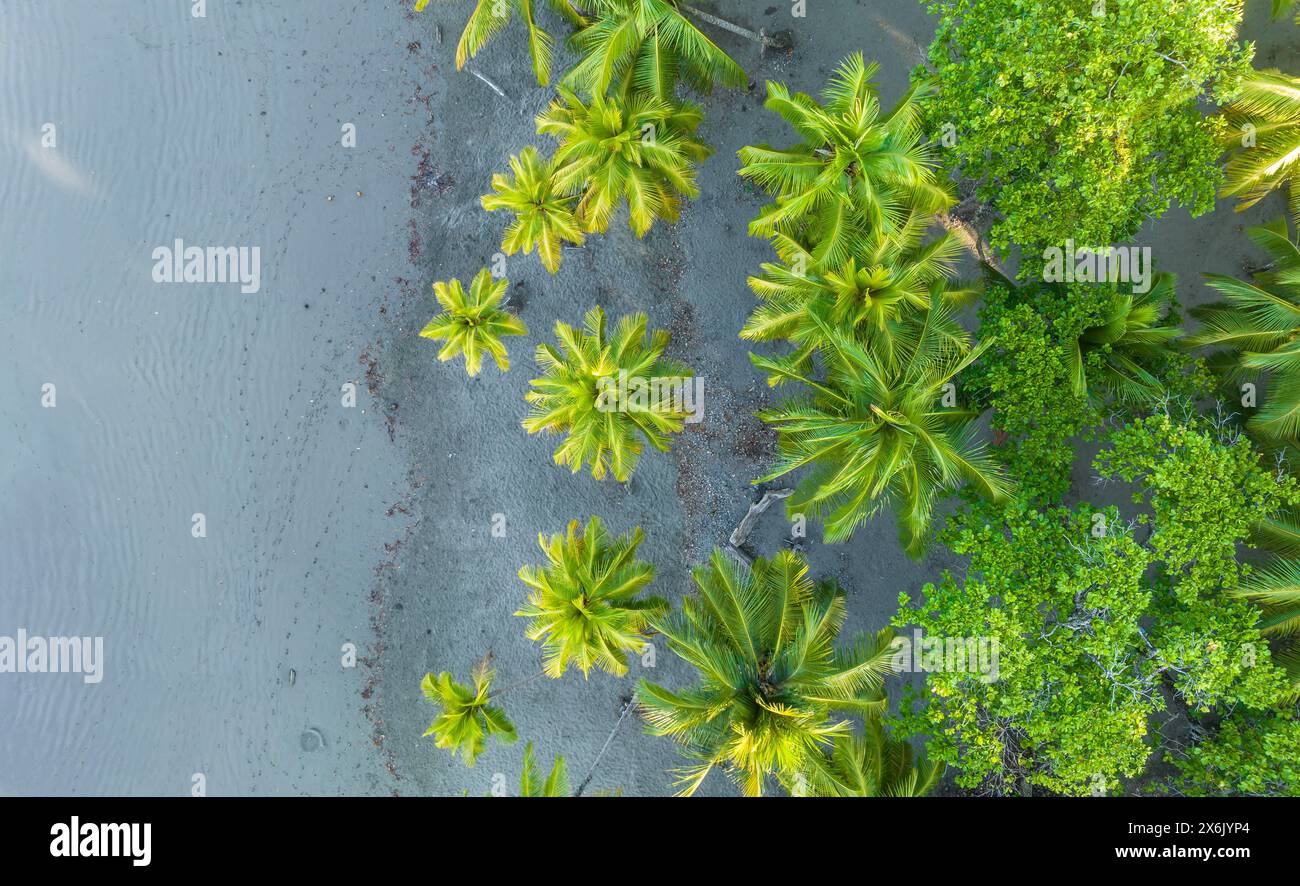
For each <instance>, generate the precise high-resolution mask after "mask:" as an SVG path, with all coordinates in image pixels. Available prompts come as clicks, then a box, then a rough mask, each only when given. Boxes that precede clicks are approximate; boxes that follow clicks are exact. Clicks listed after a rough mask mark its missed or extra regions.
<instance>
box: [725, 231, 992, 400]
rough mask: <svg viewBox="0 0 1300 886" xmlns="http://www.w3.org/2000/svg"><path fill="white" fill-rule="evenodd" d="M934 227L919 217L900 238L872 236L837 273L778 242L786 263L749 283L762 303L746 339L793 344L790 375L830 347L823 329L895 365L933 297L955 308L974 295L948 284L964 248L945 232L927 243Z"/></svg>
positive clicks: (803, 369) (789, 242)
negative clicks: (910, 328) (901, 344)
mask: <svg viewBox="0 0 1300 886" xmlns="http://www.w3.org/2000/svg"><path fill="white" fill-rule="evenodd" d="M928 225H929V218H928V216H921V215H917V214H914V215H913V216H912V217H911V218H910V219H909V221H908V222H907V223H906V225H905V227H904V230H902V231H900V233H899V234H898V236H897V237H886V236H884V235H883V234H882V233H881V232H880V231H878V230H875V231H872V233H870V234H868V235H867V236H865V237H864V238H863V242H862V243H861V244H860V251H858V252H855V254H854V256H853V257H851V258H849V259H848V261H846V262H845V263H844V264H843V265H839V266H836V267H833V268H826V267H821V266H820V265H819V264H818V262H817V261H816V259H815V258H814V257H813V255H812V253H811V252H810V251H808V250H806V249H805V248H803V247H802V246H800V245H798V244H797V243H795V241H794V240H792V239H789V238H778V239H777V241H776V242H775V244H774V245H775V246H776V249H777V253H778V255H779V256H780V258H781V262H780V263H765V264H764V265H763V273H762V275H761V276H757V277H750V278H749V286H750V288H751V289H753V290H754V293H755V294H756V295H757V296H758V298H759V300H760V301H761V302H762V304H761V305H760V306H759V307H758V308H757V309H756V310H755V311H754V313H753V314H752V315H751V316H750V318H749V320H748V321H747V322H746V323H745V326H744V328H743V329H741V331H740V337H741V338H744V339H749V340H751V341H773V340H776V339H785V340H787V341H789V342H790V343H791V344H793V345H794V346H795V349H794V351H793V352H792V353H791V354H790V355H788V356H787V357H784V358H782V360H781V362H784V363H785V364H786V365H787V366H788V367H789V368H790V369H791V371H796V372H807V371H808V370H809V369H810V361H811V360H812V357H813V355H814V354H815V353H817V352H818V351H819V350H823V349H824V348H826V347H827V342H826V340H825V336H824V335H823V334H822V329H823V328H824V327H825V326H827V325H830V326H832V327H834V328H836V329H839V330H840V331H841V332H843V333H844V334H845V335H847V336H849V337H851V338H854V339H856V340H857V341H859V342H860V343H862V344H863V345H865V346H866V347H867V348H868V349H869V350H871V351H872V352H873V354H874V355H875V356H876V357H877V358H878V359H879V360H880V361H881V362H882V363H884V364H886V365H894V364H895V362H896V355H897V348H896V347H895V345H896V343H897V341H898V339H899V338H901V337H904V336H905V335H906V329H907V321H908V320H909V319H910V318H911V317H912V316H913V315H915V314H916V313H917V312H924V311H927V310H929V308H930V302H931V296H932V293H937V294H938V296H939V298H940V299H941V300H943V301H945V302H949V303H952V304H959V303H962V302H965V301H968V300H970V299H971V298H973V297H974V295H975V293H974V292H973V291H972V290H969V289H965V288H961V287H959V286H955V285H950V284H949V283H948V281H947V277H948V276H949V275H950V274H951V273H952V267H953V264H954V262H955V260H956V257H957V254H958V253H959V252H960V250H961V244H960V243H959V242H958V241H957V240H956V239H954V238H953V237H951V236H949V235H947V234H945V235H943V236H940V237H938V238H936V239H934V240H932V241H931V242H929V243H926V244H924V245H922V244H921V238H922V237H923V236H924V234H925V229H926V228H927V227H928ZM770 380H771V381H772V382H773V383H777V382H779V380H780V379H779V377H771V378H770Z"/></svg>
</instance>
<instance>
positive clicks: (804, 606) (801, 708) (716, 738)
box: [637, 550, 893, 796]
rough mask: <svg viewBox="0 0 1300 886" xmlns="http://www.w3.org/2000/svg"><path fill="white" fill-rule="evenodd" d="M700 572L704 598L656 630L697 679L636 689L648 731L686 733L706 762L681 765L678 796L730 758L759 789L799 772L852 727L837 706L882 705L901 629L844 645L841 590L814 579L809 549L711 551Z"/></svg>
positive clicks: (694, 754) (748, 784) (751, 790)
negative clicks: (752, 555)
mask: <svg viewBox="0 0 1300 886" xmlns="http://www.w3.org/2000/svg"><path fill="white" fill-rule="evenodd" d="M693 574H694V579H695V585H696V587H697V589H698V594H695V595H692V596H690V597H687V598H686V599H685V600H683V601H682V608H681V612H680V613H679V614H676V615H672V616H669V617H666V618H662V619H656V620H655V621H654V626H655V628H656V629H658V631H659V632H660V633H662V634H663V635H664V636H665V637H667V638H668V648H669V649H671V650H672V651H673V652H674V653H676V654H677V655H678V656H679V657H681V658H682V659H683V660H684V661H686V662H687V663H688V664H690V665H691V666H692V667H694V668H695V669H696V670H697V671H698V672H699V680H698V682H697V683H696V684H695V685H694V686H693V687H691V688H689V689H684V690H682V691H680V692H674V691H672V690H669V689H666V688H664V687H662V686H659V685H656V684H654V683H650V682H647V681H645V680H642V681H641V684H640V687H639V689H638V691H637V697H638V702H639V704H640V707H641V712H642V714H643V715H644V717H645V720H646V724H647V729H648V731H649V732H650V733H652V734H654V735H666V736H671V737H673V738H675V739H677V740H678V741H679V742H681V743H682V744H683V745H684V746H685V753H686V754H687V755H688V756H689V757H690V758H692V759H694V760H695V761H697V762H696V763H695V765H692V766H690V767H688V768H686V769H684V770H681V771H680V772H679V773H678V775H679V779H678V781H677V783H678V785H680V786H682V790H681V795H683V796H689V795H690V794H693V793H695V791H696V790H698V788H699V786H700V784H701V783H702V782H703V781H704V779H705V777H707V776H708V774H709V773H710V772H711V771H713V769H714V768H715V767H719V766H721V767H724V768H725V769H727V770H728V771H729V772H730V773H731V774H732V776H733V777H735V778H736V780H737V781H738V782H739V784H740V785H741V787H742V789H743V790H744V792H745V794H747V795H749V796H758V795H760V794H761V793H762V792H763V788H764V785H765V782H766V781H767V779H768V777H769V776H774V777H777V778H781V779H793V778H794V777H796V776H797V775H798V774H799V773H801V772H804V771H806V770H807V769H808V767H809V764H810V761H812V760H813V759H814V758H815V757H817V756H819V755H821V753H822V750H821V749H822V747H823V746H824V745H826V744H827V743H828V742H830V741H832V740H833V739H834V738H835V737H836V736H839V735H844V734H847V732H848V731H849V723H848V721H846V720H839V719H835V718H834V716H833V714H834V712H837V711H844V712H848V713H851V714H856V715H858V716H862V717H875V716H877V715H879V714H880V713H881V712H882V711H883V710H884V707H885V697H884V693H883V685H884V677H885V676H886V675H887V674H890V673H893V671H892V669H891V664H890V661H891V652H890V641H891V640H892V636H893V635H892V633H891V632H890V631H889V630H884V631H881V632H880V633H878V634H877V635H876V636H875V637H869V636H865V635H859V636H858V637H857V638H856V639H855V641H854V643H853V646H852V647H851V648H849V649H839V650H837V649H835V641H836V638H837V637H838V636H839V631H840V627H841V626H842V625H843V624H844V618H845V609H844V596H843V594H842V593H841V592H840V590H839V589H838V587H836V585H835V584H834V582H831V581H825V582H820V583H817V584H814V583H813V582H812V580H810V579H809V578H808V563H807V562H806V561H805V560H804V559H803V557H802V556H800V555H798V554H796V553H794V552H792V551H782V552H781V553H779V554H777V555H776V556H775V557H773V558H772V559H771V560H765V559H762V558H760V559H758V560H756V561H755V562H754V564H753V565H752V566H745V565H742V564H741V563H739V562H738V561H735V560H733V559H731V558H729V557H728V556H727V555H725V554H723V553H722V551H721V550H714V552H713V556H712V558H711V560H710V561H709V563H708V564H707V565H702V566H699V567H697V568H696V569H695V570H694V573H693Z"/></svg>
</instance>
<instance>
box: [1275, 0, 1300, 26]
mask: <svg viewBox="0 0 1300 886" xmlns="http://www.w3.org/2000/svg"><path fill="white" fill-rule="evenodd" d="M1295 4H1296V0H1273V18H1281V17H1282V16H1284V15H1286V13H1287V11H1288V10H1289V9H1290V8H1291V7H1292V6H1295ZM1295 20H1296V23H1297V24H1300V12H1297V13H1296V16H1295Z"/></svg>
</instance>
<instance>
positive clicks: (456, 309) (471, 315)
mask: <svg viewBox="0 0 1300 886" xmlns="http://www.w3.org/2000/svg"><path fill="white" fill-rule="evenodd" d="M509 285H510V283H509V281H507V280H505V279H501V280H493V279H492V274H491V273H490V272H489V271H488V269H487V268H484V269H483V270H481V271H479V272H478V274H477V275H475V277H474V280H473V281H472V282H471V283H470V286H469V293H468V294H467V293H466V292H465V289H464V287H462V286H461V284H460V281H459V280H456V279H452V280H449V281H447V282H445V283H444V282H441V281H439V282H437V283H434V284H433V294H434V297H435V298H437V299H438V304H439V305H441V306H442V309H443V313H441V314H439V315H438V316H436V317H434V318H433V319H432V320H430V321H429V322H428V324H427V325H426V326H425V327H424V328H423V329H421V330H420V336H421V337H422V338H428V339H433V340H435V341H445V342H446V344H445V345H443V347H442V350H441V351H439V352H438V359H439V360H450V359H452V358H453V357H455V356H456V355H457V354H464V355H465V370H466V371H467V372H468V373H469V374H470V375H471V376H475V375H478V374H479V370H480V369H481V368H482V366H483V356H484V354H491V355H492V359H493V360H494V361H496V364H497V368H498V369H500V370H501V371H502V372H505V371H506V370H507V369H509V368H510V356H509V354H508V353H507V352H506V346H505V344H504V343H502V341H501V338H502V336H506V335H527V334H528V327H527V326H525V325H524V321H523V320H520V319H519V318H518V317H516V316H515V315H514V314H512V313H510V312H509V311H506V310H503V309H502V308H501V307H500V304H501V300H502V299H503V298H504V297H505V294H506V289H507V288H508V287H509Z"/></svg>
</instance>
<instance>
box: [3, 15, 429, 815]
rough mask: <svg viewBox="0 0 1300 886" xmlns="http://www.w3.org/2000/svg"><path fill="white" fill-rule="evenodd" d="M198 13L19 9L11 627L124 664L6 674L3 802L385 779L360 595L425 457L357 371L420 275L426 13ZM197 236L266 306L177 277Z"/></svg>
mask: <svg viewBox="0 0 1300 886" xmlns="http://www.w3.org/2000/svg"><path fill="white" fill-rule="evenodd" d="M201 6H202V8H201V9H196V6H195V4H193V3H191V2H189V0H105V2H96V3H88V4H79V3H63V2H47V0H6V2H5V3H3V4H0V83H2V84H3V86H2V87H0V170H2V171H0V205H3V206H4V211H3V213H0V299H2V302H0V303H2V304H3V305H4V322H3V323H0V367H3V377H4V381H3V384H0V637H15V636H16V633H17V632H18V631H19V630H20V629H22V630H25V631H26V632H27V633H28V634H29V635H32V636H40V637H63V636H70V637H72V636H75V637H92V638H102V641H103V650H104V653H103V655H104V661H103V663H102V669H103V673H102V679H101V680H100V681H99V682H96V683H88V682H87V681H86V680H85V679H83V677H82V676H81V675H78V674H70V673H61V674H55V673H21V674H19V673H0V712H3V724H2V725H0V792H3V793H17V794H26V793H55V794H100V793H113V794H117V793H128V794H136V793H149V794H176V795H181V794H189V793H192V792H195V791H196V790H197V789H198V788H199V787H201V788H202V789H203V790H205V791H206V793H208V794H214V795H215V794H234V793H240V794H247V793H258V794H283V793H358V792H382V791H387V790H388V789H389V787H388V784H387V781H386V780H387V779H388V778H389V777H388V775H387V774H386V773H384V771H383V766H382V764H381V762H380V759H379V756H378V755H377V754H376V753H375V748H374V744H373V741H372V739H373V735H374V733H375V731H376V727H375V725H374V724H373V723H372V722H371V720H370V719H369V718H368V716H367V714H366V713H365V712H364V711H363V707H364V706H365V704H366V700H365V698H363V693H365V694H366V695H368V694H369V693H368V692H367V691H366V687H367V683H368V681H370V680H371V679H372V676H373V675H372V673H371V670H370V668H369V667H368V666H367V663H366V662H367V661H372V660H373V653H374V650H373V648H372V646H373V635H372V627H371V624H370V619H371V615H372V613H371V611H370V609H371V604H370V603H369V601H368V599H367V597H368V591H369V589H370V587H371V585H372V583H373V569H374V566H375V564H376V563H378V562H379V561H380V560H381V559H382V558H383V557H382V555H383V550H382V545H383V543H384V542H386V541H388V540H389V539H390V538H392V537H394V535H395V534H396V533H397V532H398V531H399V529H400V527H399V525H398V523H397V522H396V521H400V520H401V517H400V516H399V517H397V518H396V521H395V519H394V518H391V517H388V516H386V509H387V508H388V507H389V505H391V503H393V502H394V501H396V500H397V499H398V497H399V496H400V494H401V489H402V486H403V484H404V482H405V468H404V465H403V463H402V460H401V458H400V457H399V454H398V452H397V449H396V446H395V445H394V444H393V442H392V441H391V440H390V434H389V432H388V430H387V428H386V427H385V422H384V419H383V416H382V414H381V413H380V410H379V408H378V404H377V403H375V402H373V398H372V396H371V394H370V392H369V391H368V386H367V382H366V378H365V373H366V366H365V364H363V363H361V362H359V359H358V358H359V356H360V355H361V354H362V353H363V352H364V351H365V350H366V348H367V346H368V345H371V343H372V341H373V340H374V339H376V338H377V337H379V336H380V335H381V330H382V323H381V321H380V319H379V317H378V310H379V307H380V305H381V304H382V303H383V300H384V297H385V291H386V289H390V288H392V286H393V279H394V277H395V276H396V275H397V274H398V273H400V271H401V269H402V268H403V267H404V266H405V264H406V262H407V259H406V256H405V254H404V253H405V249H406V245H405V242H404V232H403V230H402V228H403V222H404V220H405V217H406V215H405V214H404V213H409V207H408V203H409V198H408V196H407V193H406V192H407V189H408V187H409V181H408V178H409V174H410V172H409V169H408V167H409V166H410V165H411V159H410V156H409V149H410V145H411V142H412V141H413V139H414V136H413V135H411V133H413V132H415V131H416V130H418V129H419V126H420V122H421V117H420V116H419V115H418V114H417V113H416V110H417V108H415V107H413V106H412V105H411V103H410V102H409V101H404V100H403V98H402V97H401V96H402V95H403V90H402V84H403V77H404V76H406V74H405V72H404V71H403V70H402V65H403V64H404V63H405V58H406V56H407V55H408V53H407V50H406V43H407V41H409V40H410V39H411V36H410V33H409V32H410V31H412V30H413V28H414V26H413V25H412V24H411V23H410V21H409V19H408V16H407V13H406V12H405V10H404V9H403V7H402V6H401V5H400V4H399V3H397V2H391V3H388V2H385V3H374V2H360V0H356V2H351V0H317V2H296V0H295V2H289V0H274V2H252V0H244V2H236V0H208V2H207V3H206V4H202V5H201ZM196 11H201V12H203V13H204V15H202V16H198V15H195V12H196ZM406 93H407V94H409V89H407V90H406ZM346 124H351V126H352V127H353V129H352V130H348V129H347V128H346V127H345V125H346ZM349 131H353V132H355V142H354V146H347V145H345V144H344V142H345V140H346V136H347V135H348V132H349ZM177 239H182V240H183V241H184V243H185V244H187V245H196V246H202V247H208V246H212V247H227V246H233V247H246V248H248V249H249V250H250V252H249V253H248V254H249V256H250V258H251V250H252V248H253V247H256V248H257V249H258V251H259V252H258V255H259V257H260V287H259V288H258V289H257V291H256V292H244V291H241V287H240V285H239V284H238V283H220V282H190V283H181V284H175V283H173V284H168V283H160V282H156V281H155V279H154V278H155V272H154V269H155V259H154V250H155V248H157V247H160V246H168V247H170V246H172V245H173V244H174V242H175V241H176V240H177ZM204 274H205V280H206V279H208V278H207V277H206V274H207V268H206V266H205V268H204ZM245 288H251V287H245ZM349 384H351V385H353V386H355V390H356V399H355V405H354V406H350V407H349V406H345V405H344V402H343V400H344V394H345V385H349ZM195 515H202V519H201V521H198V522H196V519H195ZM200 523H201V524H202V525H201V526H200V525H199V524H200ZM200 529H201V530H203V531H202V532H200ZM2 643H3V641H2V640H0V644H2ZM348 644H352V647H354V648H355V649H356V657H358V658H359V659H361V661H360V662H358V663H356V665H355V666H353V667H348V666H345V664H346V662H345V659H346V658H348V652H349V648H350V647H349V646H348ZM196 776H197V777H196Z"/></svg>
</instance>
